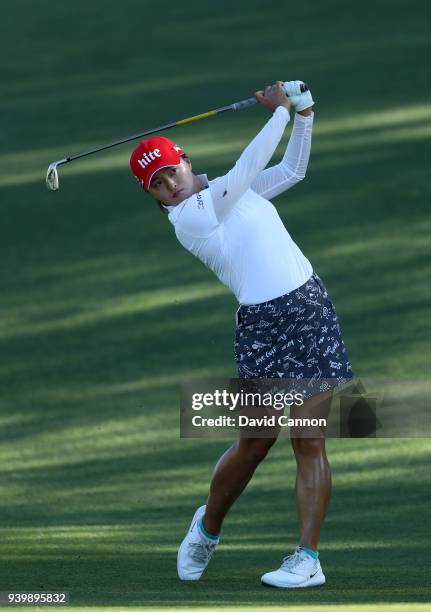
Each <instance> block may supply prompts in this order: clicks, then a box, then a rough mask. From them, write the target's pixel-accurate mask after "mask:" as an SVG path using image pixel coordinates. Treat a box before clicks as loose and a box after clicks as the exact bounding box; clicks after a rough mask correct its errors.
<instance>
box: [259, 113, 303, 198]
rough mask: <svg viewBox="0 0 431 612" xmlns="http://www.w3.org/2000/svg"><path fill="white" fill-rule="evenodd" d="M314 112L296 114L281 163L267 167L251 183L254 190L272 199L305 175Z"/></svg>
mask: <svg viewBox="0 0 431 612" xmlns="http://www.w3.org/2000/svg"><path fill="white" fill-rule="evenodd" d="M313 120H314V113H311V114H309V115H307V116H304V115H299V114H298V113H296V114H295V121H294V124H293V129H292V133H291V135H290V138H289V143H288V145H287V148H286V151H285V153H284V155H283V159H282V160H281V162H280V163H279V164H276V165H275V166H271V167H270V168H265V170H262V172H260V173H259V175H258V176H257V178H256V180H255V181H254V182H253V184H252V185H251V188H252V189H253V191H255V192H256V193H258V194H259V195H261V196H262V197H263V198H266V199H267V200H271V199H272V198H275V197H276V196H278V195H280V193H283V192H284V191H287V190H288V189H290V188H291V187H293V186H294V185H296V183H298V182H299V181H301V180H302V179H303V178H304V177H305V173H306V171H307V166H308V161H309V159H310V151H311V135H312V131H313Z"/></svg>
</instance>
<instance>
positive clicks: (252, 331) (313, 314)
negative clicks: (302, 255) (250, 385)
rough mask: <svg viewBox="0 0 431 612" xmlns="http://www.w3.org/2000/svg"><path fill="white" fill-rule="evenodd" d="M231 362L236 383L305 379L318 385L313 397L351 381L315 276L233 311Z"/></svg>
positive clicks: (335, 321) (333, 318)
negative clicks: (249, 379) (271, 296)
mask: <svg viewBox="0 0 431 612" xmlns="http://www.w3.org/2000/svg"><path fill="white" fill-rule="evenodd" d="M235 361H236V363H237V366H238V377H239V378H290V379H296V380H300V379H310V380H313V381H314V383H313V388H314V389H316V384H315V383H316V382H317V381H320V380H321V384H320V386H319V387H318V389H319V391H324V390H326V389H328V388H330V387H333V386H336V385H339V384H341V383H343V382H345V381H347V380H349V379H351V378H353V373H352V367H351V365H350V362H349V359H348V356H347V352H346V348H345V346H344V342H343V338H342V335H341V330H340V325H339V322H338V318H337V313H336V311H335V307H334V305H333V303H332V301H331V299H330V297H329V295H328V292H327V290H326V288H325V286H324V284H323V282H322V280H321V279H320V278H319V276H318V275H317V274H316V273H313V274H312V276H311V277H310V278H309V279H308V281H307V282H306V283H304V284H303V285H301V287H298V289H295V290H294V291H291V292H290V293H287V294H286V295H282V296H280V297H278V298H275V299H274V300H270V301H268V302H263V303H261V304H252V305H249V306H247V305H243V306H240V307H239V308H238V311H237V328H236V336H235ZM325 379H326V380H325ZM328 379H330V380H332V381H333V384H328ZM304 382H305V380H304Z"/></svg>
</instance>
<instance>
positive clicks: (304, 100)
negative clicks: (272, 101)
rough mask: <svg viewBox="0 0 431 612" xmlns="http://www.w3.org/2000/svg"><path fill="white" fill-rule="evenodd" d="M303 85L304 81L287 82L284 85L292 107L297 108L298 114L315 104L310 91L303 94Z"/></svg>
mask: <svg viewBox="0 0 431 612" xmlns="http://www.w3.org/2000/svg"><path fill="white" fill-rule="evenodd" d="M303 84H304V81H285V82H284V83H283V88H284V91H285V92H286V95H287V96H288V97H289V100H290V101H291V102H292V106H294V107H295V110H296V112H298V111H303V110H304V109H306V108H309V107H310V106H313V104H314V100H313V98H312V97H311V91H310V90H307V91H304V92H303V93H301V85H303Z"/></svg>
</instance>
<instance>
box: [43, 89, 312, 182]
mask: <svg viewBox="0 0 431 612" xmlns="http://www.w3.org/2000/svg"><path fill="white" fill-rule="evenodd" d="M283 88H284V90H285V92H286V94H287V95H288V96H289V98H290V100H291V103H292V105H293V106H295V107H296V110H303V109H304V108H307V107H308V106H311V105H312V104H313V99H312V97H311V94H310V92H309V90H308V85H307V84H306V83H304V82H303V81H286V82H285V83H284V84H283ZM254 104H257V100H256V98H255V97H253V98H247V99H246V100H241V101H240V102H234V103H233V104H229V105H228V106H222V107H221V108H217V109H215V110H211V111H207V112H206V113H201V114H200V115H194V116H192V117H188V118H187V119H181V120H180V121H174V122H172V123H168V124H166V125H162V126H160V127H157V128H154V129H151V130H147V131H146V132H140V133H139V134H133V136H127V137H126V138H122V139H120V140H116V141H114V142H111V143H110V144H107V145H103V146H101V147H97V148H96V149H91V150H90V151H85V152H84V153H78V154H77V155H71V156H68V157H65V158H64V159H60V160H58V161H54V162H52V163H51V164H50V165H49V167H48V171H47V173H46V186H47V188H48V189H49V190H50V191H57V190H58V189H59V178H58V170H57V167H58V166H61V165H62V164H67V163H69V162H71V161H74V160H75V159H80V158H81V157H86V156H87V155H92V154H94V153H98V152H99V151H104V150H105V149H110V148H112V147H116V146H117V145H120V144H124V143H125V142H130V141H132V140H137V139H138V138H143V137H144V136H149V135H150V134H154V133H155V132H161V131H163V130H168V129H170V128H172V127H176V126H179V125H185V124H186V123H191V122H193V121H198V120H199V119H206V118H207V117H213V116H215V115H219V114H220V113H223V112H225V111H231V110H241V109H243V108H247V107H248V106H253V105H254Z"/></svg>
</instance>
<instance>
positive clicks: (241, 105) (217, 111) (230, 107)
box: [59, 98, 257, 165]
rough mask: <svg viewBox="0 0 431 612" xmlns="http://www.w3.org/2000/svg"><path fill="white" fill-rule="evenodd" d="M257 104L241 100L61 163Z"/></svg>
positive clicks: (140, 133)
mask: <svg viewBox="0 0 431 612" xmlns="http://www.w3.org/2000/svg"><path fill="white" fill-rule="evenodd" d="M256 102H257V100H256V99H255V98H248V99H247V100H241V101H240V102H235V103H234V104H229V105H228V106H222V107H221V108H217V109H215V110H210V111H207V112H206V113H201V114H200V115H193V116H192V117H187V118H186V119H181V120H180V121H173V122H172V123H167V124H166V125H161V126H160V127H157V128H153V129H152V130H146V131H145V132H139V134H133V136H128V137H127V138H121V139H120V140H115V141H114V142H111V143H109V144H107V145H104V146H102V147H97V148H96V149H91V150H90V151H85V152H84V153H78V154H77V155H71V156H70V157H66V158H65V159H64V160H62V161H61V162H60V163H63V164H66V163H67V162H71V161H73V160H74V159H80V158H81V157H86V156H87V155H92V154H93V153H98V152H99V151H104V150H106V149H111V148H112V147H116V146H117V145H120V144H124V143H125V142H130V141H132V140H137V139H138V138H143V137H145V136H149V135H150V134H155V133H156V132H162V131H163V130H169V129H170V128H173V127H177V126H179V125H185V124H186V123H192V122H193V121H199V120H200V119H207V118H208V117H214V116H215V115H220V113H224V112H226V111H229V110H240V109H242V108H246V107H247V106H252V105H253V104H256ZM59 165H60V164H59Z"/></svg>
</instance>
